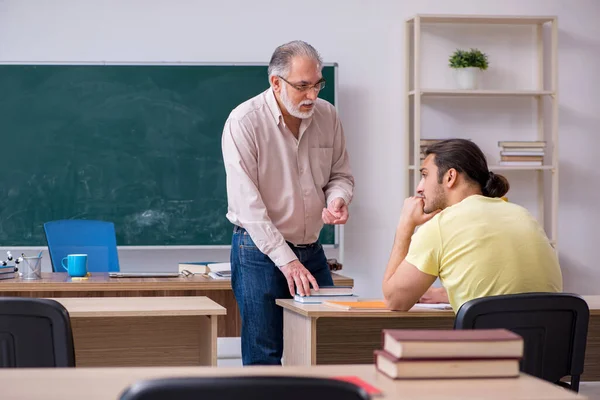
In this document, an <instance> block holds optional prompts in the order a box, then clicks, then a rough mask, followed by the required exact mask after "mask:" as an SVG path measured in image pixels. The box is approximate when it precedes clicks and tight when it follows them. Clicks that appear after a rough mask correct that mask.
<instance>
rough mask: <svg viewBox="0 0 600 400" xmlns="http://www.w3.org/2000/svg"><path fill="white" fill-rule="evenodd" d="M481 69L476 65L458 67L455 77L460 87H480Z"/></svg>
mask: <svg viewBox="0 0 600 400" xmlns="http://www.w3.org/2000/svg"><path fill="white" fill-rule="evenodd" d="M480 71H481V70H480V69H479V68H476V67H468V68H456V69H455V70H454V78H455V79H456V84H457V85H458V88H459V89H464V90H475V89H477V88H478V87H479V74H480Z"/></svg>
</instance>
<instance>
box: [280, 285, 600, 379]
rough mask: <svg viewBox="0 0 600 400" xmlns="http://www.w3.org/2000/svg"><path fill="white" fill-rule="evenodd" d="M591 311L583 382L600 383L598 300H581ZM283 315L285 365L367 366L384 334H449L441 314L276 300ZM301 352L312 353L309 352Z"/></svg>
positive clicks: (449, 320)
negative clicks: (385, 331) (346, 308)
mask: <svg viewBox="0 0 600 400" xmlns="http://www.w3.org/2000/svg"><path fill="white" fill-rule="evenodd" d="M583 298H584V299H585V300H586V301H587V303H588V306H589V308H590V322H589V328H588V340H587V348H586V353H585V366H584V373H583V375H582V377H581V379H582V381H600V296H583ZM277 304H279V305H280V306H282V307H283V308H284V311H283V332H284V333H283V336H284V350H283V360H284V363H285V364H286V365H316V364H366V363H372V362H373V350H375V349H378V348H381V330H382V329H452V327H453V326H454V312H453V311H450V310H448V311H442V310H424V311H423V310H421V311H417V310H413V311H410V312H396V311H356V310H350V311H344V310H338V309H335V308H331V307H328V306H323V305H318V304H306V305H304V304H300V303H296V302H294V301H293V300H277ZM300 349H310V351H307V350H304V351H301V350H300Z"/></svg>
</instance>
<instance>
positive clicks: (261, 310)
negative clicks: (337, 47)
mask: <svg viewBox="0 0 600 400" xmlns="http://www.w3.org/2000/svg"><path fill="white" fill-rule="evenodd" d="M322 68H323V62H322V60H321V56H320V55H319V53H318V52H317V51H316V50H315V49H314V48H313V47H312V46H311V45H309V44H308V43H305V42H302V41H293V42H290V43H286V44H283V45H281V46H279V47H277V49H275V51H274V52H273V55H272V57H271V61H270V63H269V69H268V74H269V83H270V87H269V88H268V89H267V90H265V91H264V92H262V93H260V94H258V95H257V96H255V97H253V98H251V99H249V100H247V101H245V102H244V103H242V104H241V105H239V106H238V107H236V108H235V109H234V110H233V111H232V112H231V114H230V116H229V118H228V119H227V122H226V123H225V127H224V129H223V140H222V143H223V159H224V164H225V170H226V172H227V199H228V212H227V218H228V219H229V221H231V223H232V224H234V225H235V228H234V233H233V237H232V243H231V244H232V246H231V272H232V278H231V279H232V280H231V284H232V287H233V292H234V294H235V298H236V301H237V303H238V306H239V308H240V314H241V317H242V334H241V336H242V337H241V339H242V362H243V364H244V365H258V364H261V365H279V364H281V357H282V353H283V311H282V309H281V307H279V306H277V305H276V304H275V299H278V298H291V297H292V296H293V295H294V294H295V293H296V291H298V292H299V293H300V294H302V295H304V294H309V293H310V286H311V285H312V287H313V288H315V289H318V288H319V286H325V285H332V284H333V280H332V278H331V272H330V270H329V265H328V264H327V259H326V257H325V253H324V251H323V247H322V246H321V244H320V243H319V241H318V238H319V232H320V231H321V228H322V227H323V223H327V224H345V223H346V221H347V220H348V205H349V204H350V202H351V200H352V196H353V193H354V178H353V176H352V172H351V170H350V161H349V157H348V153H347V152H346V139H345V137H344V130H343V129H342V124H341V121H340V119H339V117H338V115H337V113H336V110H335V108H334V107H333V105H331V104H330V103H328V102H326V101H325V100H322V99H319V98H318V97H317V96H318V94H319V91H320V90H321V89H323V87H324V86H325V80H324V79H323V75H322V73H321V71H322Z"/></svg>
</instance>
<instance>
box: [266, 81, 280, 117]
mask: <svg viewBox="0 0 600 400" xmlns="http://www.w3.org/2000/svg"><path fill="white" fill-rule="evenodd" d="M266 102H267V106H268V107H269V110H271V114H272V115H273V118H274V119H275V123H276V124H277V125H279V122H280V121H281V119H282V118H283V114H282V113H281V109H280V108H279V104H277V99H276V98H275V93H274V92H273V88H271V87H270V88H269V89H267V93H266Z"/></svg>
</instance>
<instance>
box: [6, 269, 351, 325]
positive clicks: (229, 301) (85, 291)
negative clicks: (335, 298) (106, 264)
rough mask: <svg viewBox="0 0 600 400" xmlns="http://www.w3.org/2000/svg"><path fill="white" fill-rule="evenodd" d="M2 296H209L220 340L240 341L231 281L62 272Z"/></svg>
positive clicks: (14, 285) (16, 282) (18, 284)
mask: <svg viewBox="0 0 600 400" xmlns="http://www.w3.org/2000/svg"><path fill="white" fill-rule="evenodd" d="M331 275H332V277H333V281H334V283H335V284H336V285H354V281H353V280H352V278H348V277H345V276H342V275H339V274H336V273H332V274H331ZM0 296H17V297H157V296H161V297H164V296H206V297H208V298H210V299H212V300H214V301H215V302H217V303H218V304H220V305H222V306H223V307H225V308H226V309H227V315H222V316H220V317H219V323H218V335H219V337H239V336H240V328H241V320H240V312H239V309H238V306H237V303H236V301H235V297H234V295H233V291H232V289H231V281H229V280H215V279H211V278H206V277H204V276H191V277H188V278H186V277H183V276H182V277H177V278H110V277H109V276H108V274H92V276H91V277H89V278H88V279H84V280H72V279H71V278H69V276H68V275H67V274H66V273H63V272H44V273H42V279H40V280H36V281H26V280H22V279H6V280H0Z"/></svg>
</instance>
